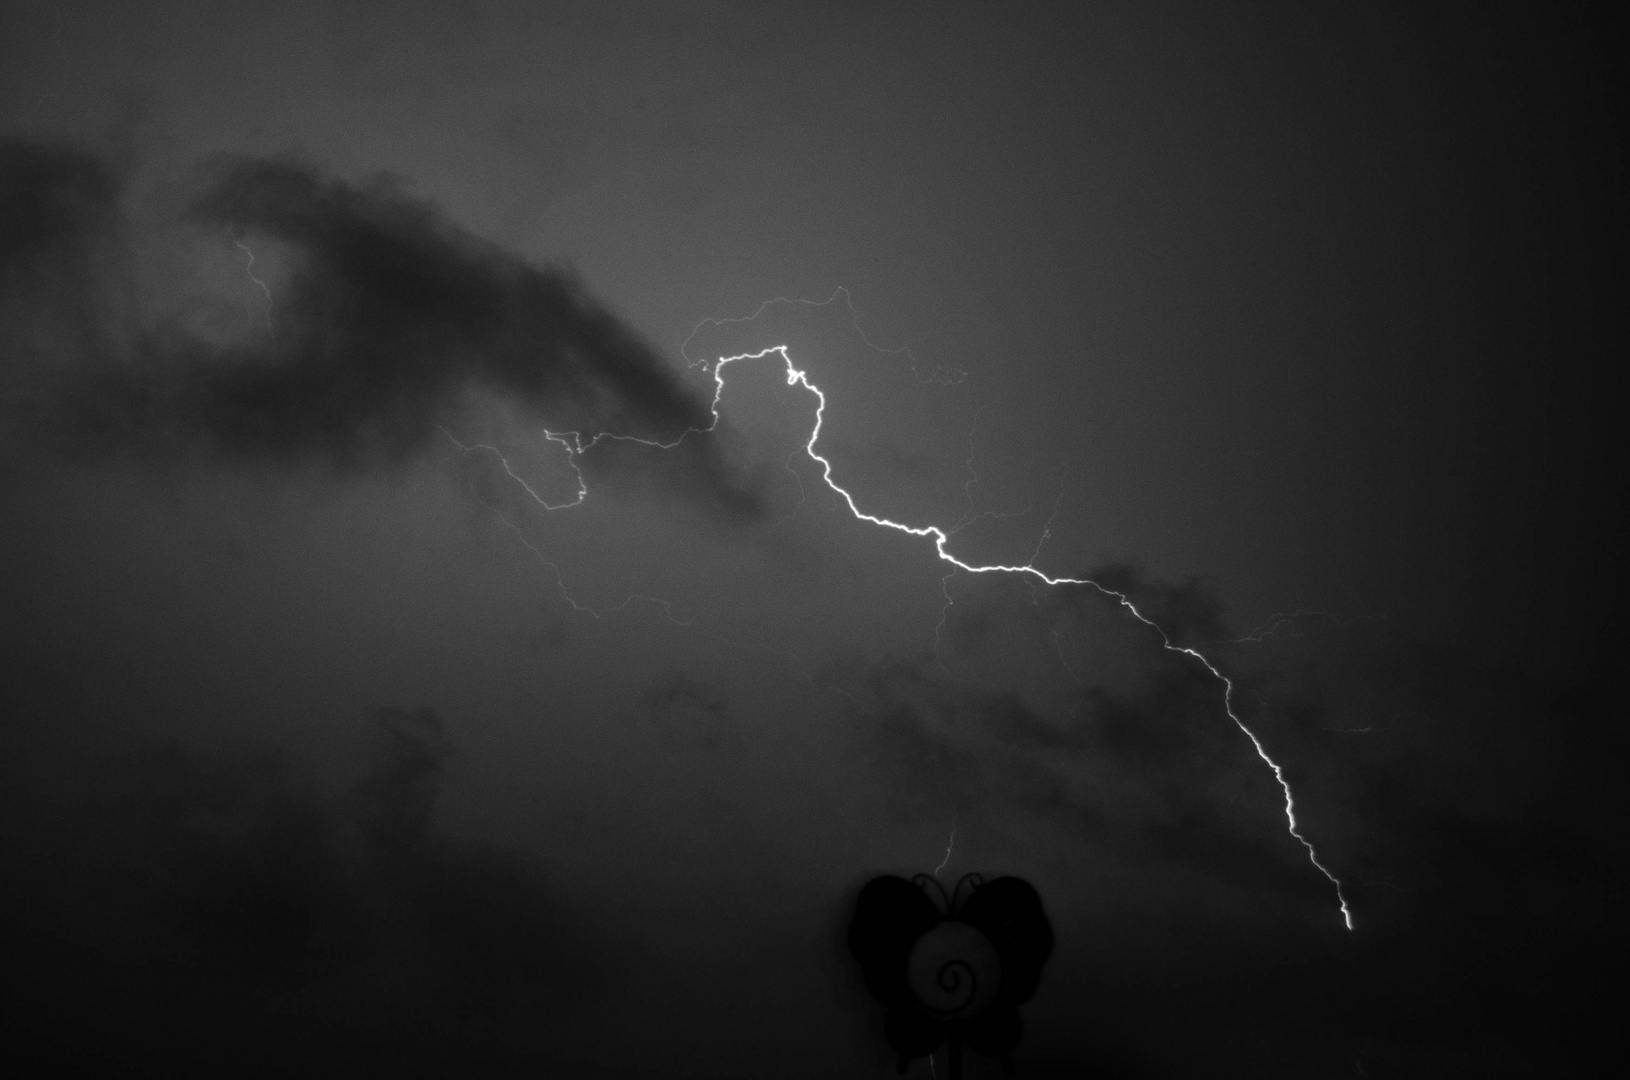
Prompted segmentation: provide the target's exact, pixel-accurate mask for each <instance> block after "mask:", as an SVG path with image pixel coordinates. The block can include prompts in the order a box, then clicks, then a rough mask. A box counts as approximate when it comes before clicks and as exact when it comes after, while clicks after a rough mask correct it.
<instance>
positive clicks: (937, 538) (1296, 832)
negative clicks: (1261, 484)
mask: <svg viewBox="0 0 1630 1080" xmlns="http://www.w3.org/2000/svg"><path fill="white" fill-rule="evenodd" d="M772 354H774V355H777V356H780V358H781V361H782V363H783V364H785V365H786V369H787V385H788V386H801V387H803V388H804V389H805V390H807V391H809V392H810V393H811V394H814V395H815V401H816V406H815V425H814V427H813V428H812V429H811V431H810V434H809V440H808V441H807V442H805V443H804V452H805V453H806V454H808V455H809V457H810V459H811V460H813V461H814V462H816V463H817V464H818V465H820V467H821V478H822V479H823V480H825V481H826V486H827V487H829V488H831V489H832V490H833V491H834V492H836V493H837V494H838V495H839V496H840V497H841V498H842V499H843V501H844V502H845V503H846V504H847V505H848V507H849V512H850V513H851V514H853V515H854V516H855V517H856V518H859V519H860V520H861V521H865V522H869V523H871V524H873V525H876V526H878V527H880V528H884V529H893V530H895V531H896V532H902V533H905V534H906V535H907V536H918V537H922V538H923V539H925V540H926V539H932V540H933V542H934V552H935V554H936V555H938V556H939V558H940V560H941V561H942V562H946V563H949V564H950V565H951V566H952V567H953V568H954V569H956V570H963V571H966V572H967V573H970V574H1023V575H1027V576H1029V577H1032V578H1035V579H1036V580H1038V581H1040V582H1042V583H1043V584H1046V585H1051V586H1059V585H1085V586H1088V587H1090V588H1093V589H1096V590H1097V591H1098V592H1099V593H1101V594H1102V595H1104V596H1108V597H1111V598H1113V599H1114V600H1115V601H1116V602H1118V603H1119V604H1120V605H1121V607H1123V608H1125V609H1126V610H1127V611H1128V612H1129V613H1130V614H1131V615H1132V617H1133V618H1135V619H1137V620H1138V621H1139V622H1141V623H1143V625H1145V626H1147V627H1149V628H1150V629H1151V630H1153V631H1155V633H1157V634H1159V635H1160V640H1161V644H1162V645H1163V646H1164V647H1165V648H1166V649H1167V650H1168V651H1170V652H1175V653H1181V654H1182V655H1184V656H1186V657H1188V658H1189V659H1191V660H1194V661H1195V662H1196V663H1198V664H1200V665H1201V666H1202V667H1204V668H1205V669H1206V671H1207V672H1209V673H1210V674H1211V676H1212V677H1213V678H1215V679H1216V680H1217V681H1218V682H1220V683H1222V685H1223V711H1224V712H1226V713H1227V714H1228V718H1229V719H1230V720H1232V721H1233V722H1234V726H1236V727H1238V728H1239V729H1240V731H1242V732H1244V733H1245V737H1246V738H1248V739H1250V740H1251V745H1252V746H1253V747H1254V748H1255V749H1256V754H1257V757H1259V758H1261V759H1262V761H1263V763H1264V764H1266V765H1267V766H1268V768H1270V769H1272V770H1273V775H1274V779H1275V780H1277V781H1278V783H1279V788H1280V790H1281V791H1283V792H1284V794H1285V821H1286V823H1287V825H1288V827H1289V831H1290V835H1291V836H1292V837H1294V838H1295V839H1296V841H1297V842H1298V843H1300V844H1301V845H1302V847H1304V848H1306V849H1307V857H1308V861H1309V862H1311V863H1312V864H1313V866H1314V868H1315V869H1317V870H1318V871H1319V873H1321V874H1323V875H1324V876H1325V878H1326V879H1327V880H1329V882H1330V883H1331V884H1332V885H1333V886H1335V889H1336V900H1337V902H1338V903H1339V904H1340V907H1341V917H1342V921H1343V923H1344V924H1345V925H1346V927H1347V929H1349V930H1351V929H1352V928H1353V913H1352V910H1351V909H1350V908H1348V906H1347V897H1346V894H1345V892H1344V890H1343V887H1342V883H1341V880H1340V879H1339V878H1337V877H1336V875H1335V874H1333V873H1331V872H1330V869H1329V867H1327V866H1325V864H1324V863H1323V862H1322V861H1321V860H1320V859H1319V853H1318V852H1317V851H1316V850H1315V849H1314V847H1313V844H1312V842H1311V841H1309V840H1308V839H1307V837H1306V836H1304V835H1303V834H1302V831H1301V826H1300V824H1299V823H1298V822H1297V820H1296V798H1295V795H1294V794H1293V793H1292V792H1291V788H1290V783H1289V782H1288V781H1286V779H1285V770H1284V769H1283V768H1282V767H1281V766H1280V765H1279V763H1278V762H1276V761H1274V760H1273V758H1271V757H1269V756H1268V751H1267V749H1266V748H1265V747H1264V746H1263V745H1262V740H1261V739H1259V738H1257V736H1256V734H1255V732H1253V731H1252V730H1251V729H1250V728H1248V727H1246V726H1245V722H1244V721H1243V720H1241V719H1240V717H1239V714H1238V713H1236V712H1235V711H1234V681H1233V680H1232V679H1230V678H1228V676H1226V675H1224V674H1223V673H1222V672H1221V671H1219V670H1218V669H1217V666H1216V665H1215V664H1213V663H1212V662H1211V661H1210V660H1208V659H1206V658H1205V656H1204V655H1202V654H1201V653H1199V652H1198V651H1196V650H1195V649H1192V648H1190V647H1189V646H1187V645H1178V644H1176V643H1175V642H1173V641H1172V639H1171V637H1170V635H1168V634H1167V633H1166V631H1165V629H1164V628H1162V627H1161V626H1160V624H1159V623H1156V622H1155V621H1154V620H1153V619H1150V618H1149V617H1148V616H1146V615H1144V614H1143V612H1141V611H1139V610H1138V608H1137V605H1135V604H1134V603H1132V600H1131V598H1130V597H1128V596H1127V595H1126V594H1125V593H1123V592H1117V591H1115V590H1114V589H1109V588H1105V587H1104V586H1102V585H1100V584H1098V583H1097V582H1095V581H1092V580H1089V579H1087V578H1072V577H1053V576H1051V575H1049V574H1044V573H1042V572H1041V571H1040V570H1038V569H1036V568H1035V566H1033V565H1030V564H1028V563H1026V564H1020V565H1008V564H1005V563H991V564H988V565H976V564H974V563H969V562H964V561H963V560H961V559H959V558H957V557H956V556H955V555H953V554H951V552H950V551H948V550H947V549H946V545H947V544H948V543H949V542H950V539H951V535H952V533H951V532H950V531H947V530H945V529H942V528H940V527H939V526H938V525H907V524H904V523H903V522H898V521H893V520H890V519H889V518H886V517H879V516H877V515H876V514H868V513H867V512H866V511H864V510H862V509H861V508H860V506H859V504H857V503H856V502H855V497H854V496H853V495H852V494H850V493H849V492H848V491H847V490H846V489H844V488H842V487H840V486H839V485H838V483H837V482H836V481H835V480H833V479H832V462H831V461H829V460H828V459H827V458H825V457H823V456H822V455H821V454H820V452H819V451H817V450H816V449H815V444H816V443H818V442H819V441H820V438H821V427H822V425H823V424H824V423H825V420H826V394H825V393H823V392H822V391H821V388H820V387H818V386H816V385H815V384H814V383H812V382H810V381H809V375H808V373H807V372H804V371H801V370H799V369H798V368H797V367H796V366H794V365H793V362H792V357H791V356H790V355H789V354H788V352H787V347H786V346H785V345H774V346H771V347H770V348H767V349H761V350H759V351H758V352H753V353H741V354H738V355H736V356H724V357H720V358H719V359H718V360H716V361H714V362H713V368H712V374H713V381H714V393H713V422H714V424H715V425H716V424H717V423H718V422H719V400H720V399H721V398H722V397H723V395H724V369H725V367H726V366H727V365H729V364H733V363H737V362H739V361H742V360H761V359H764V358H765V357H768V356H770V355H772ZM703 366H704V369H705V366H706V365H705V364H704V365H703ZM953 531H954V530H953Z"/></svg>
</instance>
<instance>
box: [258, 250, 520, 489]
mask: <svg viewBox="0 0 1630 1080" xmlns="http://www.w3.org/2000/svg"><path fill="white" fill-rule="evenodd" d="M227 235H228V236H230V237H232V244H233V246H234V247H236V248H237V249H238V250H239V251H241V252H243V260H244V261H243V272H244V273H245V274H248V275H249V280H250V281H253V282H254V283H255V284H256V285H258V286H259V287H260V291H261V294H262V295H263V296H265V297H266V329H267V330H270V329H272V287H271V286H270V285H268V284H266V283H265V282H264V281H262V280H260V277H259V275H257V274H256V273H255V253H254V251H253V250H252V249H251V248H250V247H249V245H248V244H246V243H244V242H243V241H242V240H239V239H238V233H237V230H235V229H231V228H229V229H227ZM511 475H513V474H511ZM516 479H520V478H519V477H516Z"/></svg>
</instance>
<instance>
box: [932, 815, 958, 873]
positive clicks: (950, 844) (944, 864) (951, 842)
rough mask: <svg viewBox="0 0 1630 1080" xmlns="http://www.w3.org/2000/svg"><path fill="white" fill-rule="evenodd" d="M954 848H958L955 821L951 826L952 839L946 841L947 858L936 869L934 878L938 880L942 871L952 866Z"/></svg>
mask: <svg viewBox="0 0 1630 1080" xmlns="http://www.w3.org/2000/svg"><path fill="white" fill-rule="evenodd" d="M954 847H956V823H955V821H953V822H952V824H951V838H950V839H949V840H947V841H945V858H943V859H941V860H940V864H939V865H938V866H936V867H934V876H935V877H936V878H937V877H939V876H940V871H941V870H944V869H945V868H946V867H947V866H949V865H951V849H952V848H954Z"/></svg>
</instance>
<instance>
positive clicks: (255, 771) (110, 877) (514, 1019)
mask: <svg viewBox="0 0 1630 1080" xmlns="http://www.w3.org/2000/svg"><path fill="white" fill-rule="evenodd" d="M372 729H373V734H372V746H373V750H374V754H373V762H372V764H371V766H370V767H369V769H368V770H367V772H366V775H365V776H364V777H363V779H362V780H361V781H360V782H359V783H357V784H356V785H354V786H353V787H352V788H351V790H350V791H349V793H342V794H341V795H339V796H337V797H332V796H324V795H322V794H320V793H319V786H318V785H317V784H316V783H315V782H314V781H313V780H312V779H311V778H310V777H306V776H303V775H302V774H301V773H300V771H299V770H298V769H296V768H295V767H294V766H293V765H292V764H291V763H290V761H289V760H288V759H287V758H286V757H283V756H280V755H277V754H272V753H267V752H253V751H239V752H236V753H229V754H225V755H202V754H200V753H198V752H195V751H189V750H187V749H184V748H183V747H182V746H181V745H180V744H178V743H175V742H172V741H163V742H156V743H145V744H136V745H128V744H127V747H126V749H124V750H123V751H121V752H119V753H117V754H115V755H113V756H112V757H111V758H110V759H108V760H106V761H104V763H103V764H102V765H101V766H98V767H96V768H94V769H93V770H92V775H91V779H90V780H89V781H88V786H89V791H88V792H80V793H78V794H82V795H85V797H83V798H70V802H71V806H70V808H69V811H68V817H67V818H65V819H63V820H59V821H58V822H56V823H55V825H54V827H53V828H52V830H51V831H52V833H53V835H51V836H49V837H41V836H35V837H33V838H32V841H30V842H24V843H15V842H14V843H11V844H8V853H7V854H8V859H7V862H8V866H7V872H8V876H9V877H10V879H11V881H12V884H13V885H14V886H15V887H13V888H8V890H7V900H6V909H5V916H6V919H5V936H6V939H7V941H6V954H7V957H8V962H7V963H8V968H9V969H10V970H9V971H8V973H7V979H6V984H7V985H6V989H7V998H8V1000H7V1002H6V1013H7V1019H8V1024H7V1029H8V1032H9V1035H8V1044H9V1045H10V1047H11V1053H12V1054H20V1053H21V1049H20V1047H19V1040H21V1042H22V1043H23V1044H26V1048H27V1049H28V1050H29V1051H31V1053H30V1055H29V1056H30V1057H32V1058H33V1059H34V1060H52V1061H58V1062H63V1061H69V1060H73V1061H93V1060H94V1061H100V1062H101V1063H102V1064H103V1066H104V1067H105V1068H107V1069H109V1070H111V1071H116V1072H127V1071H130V1070H133V1069H135V1070H143V1071H146V1070H156V1071H162V1072H166V1073H169V1074H171V1075H176V1074H188V1075H190V1074H193V1073H195V1072H202V1071H212V1070H219V1069H221V1068H225V1069H227V1071H230V1072H233V1073H236V1074H245V1073H250V1074H255V1075H287V1074H288V1072H290V1071H292V1070H296V1069H309V1068H315V1069H316V1070H317V1071H318V1073H319V1074H321V1075H332V1074H335V1073H336V1072H338V1071H343V1070H345V1069H348V1068H350V1065H347V1064H346V1063H352V1064H355V1065H360V1063H362V1062H368V1063H370V1067H371V1068H377V1067H381V1066H382V1065H385V1064H389V1065H390V1067H391V1068H392V1071H405V1072H407V1073H409V1074H412V1075H445V1074H446V1072H447V1071H449V1070H453V1071H461V1070H470V1069H474V1070H475V1071H478V1072H485V1071H489V1070H492V1069H499V1070H502V1069H505V1068H511V1067H514V1064H515V1062H516V1061H519V1060H525V1059H526V1058H527V1056H528V1054H529V1053H535V1052H536V1051H535V1048H533V1049H528V1047H529V1046H530V1040H533V1039H535V1038H536V1037H537V1033H538V1032H540V1031H545V1030H548V1029H549V1028H550V1027H551V1026H552V1025H558V1024H560V1023H562V1022H564V1021H566V1020H567V1019H569V1018H570V1017H571V1016H573V1015H576V1014H577V1013H578V1011H579V1010H581V1009H582V1008H584V1007H587V1006H599V1007H604V1006H605V1005H606V1004H607V1003H608V1002H614V1001H615V995H616V994H617V981H618V974H617V973H618V972H619V971H621V970H622V969H623V965H624V963H625V960H626V956H625V955H624V954H623V953H622V952H621V951H620V950H621V948H622V947H621V946H619V947H613V946H612V945H611V938H610V937H609V935H608V932H607V928H606V927H603V926H601V925H598V924H596V923H595V922H594V921H593V920H592V919H591V918H590V917H589V916H588V915H586V914H585V913H584V912H581V911H579V910H577V909H576V908H575V907H574V906H573V905H571V904H570V903H568V902H567V901H566V900H564V899H563V896H562V894H561V892H560V891H559V890H558V889H557V888H556V887H555V885H554V884H553V882H552V881H551V879H550V877H549V875H548V874H547V873H545V872H544V871H543V869H542V868H541V867H540V866H538V865H537V864H536V863H535V862H534V861H532V860H531V859H530V858H528V857H525V856H522V855H520V854H517V853H515V852H512V851H509V850H506V849H503V848H500V847H495V846H492V845H487V844H480V843H466V842H457V841H453V840H450V839H447V838H444V837H443V836H441V835H439V833H438V830H437V829H436V828H435V825H434V820H433V818H434V806H435V799H436V793H437V789H438V786H439V782H440V778H441V774H442V770H443V766H444V763H445V762H446V760H447V758H448V756H449V754H450V753H451V746H450V743H449V742H448V739H447V736H446V734H445V732H444V730H443V729H442V726H441V723H440V721H439V719H438V718H437V716H436V714H435V713H434V712H431V711H429V710H413V711H407V710H385V711H383V712H381V713H380V714H378V715H377V716H376V717H375V718H374V721H373V724H372ZM13 839H15V838H13ZM31 845H32V846H33V850H32V851H30V850H29V849H30V846H31ZM34 1055H44V1056H43V1057H35V1056H34Z"/></svg>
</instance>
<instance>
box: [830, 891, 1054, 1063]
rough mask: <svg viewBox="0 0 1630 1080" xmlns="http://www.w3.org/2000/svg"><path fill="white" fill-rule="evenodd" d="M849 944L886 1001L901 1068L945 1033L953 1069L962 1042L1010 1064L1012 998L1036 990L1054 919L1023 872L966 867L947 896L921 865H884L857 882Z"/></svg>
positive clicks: (1014, 1019)
mask: <svg viewBox="0 0 1630 1080" xmlns="http://www.w3.org/2000/svg"><path fill="white" fill-rule="evenodd" d="M849 951H850V952H851V953H853V954H854V956H855V959H856V960H858V961H860V967H861V970H862V971H863V972H864V973H865V976H866V989H867V990H869V991H871V994H872V996H873V997H875V998H876V999H877V1000H878V1001H881V1002H882V1003H883V1004H884V1005H886V1006H887V1007H888V1016H887V1018H886V1019H885V1020H884V1023H883V1033H884V1035H885V1037H887V1039H888V1040H889V1044H890V1045H891V1046H893V1047H894V1049H895V1051H896V1052H897V1053H898V1054H899V1055H900V1061H899V1071H900V1072H901V1073H904V1072H905V1071H906V1069H907V1067H908V1066H909V1065H910V1064H911V1060H912V1059H913V1058H918V1057H924V1056H926V1055H928V1054H932V1053H933V1052H934V1051H935V1050H936V1049H938V1048H939V1046H940V1044H941V1043H945V1042H949V1044H950V1046H949V1050H950V1054H949V1057H950V1075H951V1076H952V1077H956V1076H959V1075H960V1072H961V1061H960V1058H961V1050H962V1047H963V1045H964V1044H966V1045H967V1046H968V1048H970V1049H972V1050H974V1051H976V1052H978V1053H980V1054H984V1055H985V1056H987V1057H993V1058H997V1059H998V1060H1000V1061H1001V1062H1002V1065H1003V1067H1004V1068H1006V1069H1007V1071H1008V1072H1010V1073H1011V1072H1012V1071H1013V1048H1014V1047H1015V1046H1017V1045H1018V1042H1019V1036H1020V1035H1021V1034H1023V1031H1024V1023H1023V1021H1022V1020H1020V1018H1019V1006H1020V1005H1022V1004H1024V1003H1025V1002H1026V1001H1029V1000H1030V999H1031V998H1032V997H1033V996H1035V993H1036V987H1037V985H1038V984H1039V983H1040V981H1041V966H1042V964H1043V963H1045V962H1046V960H1047V956H1048V954H1049V953H1051V952H1052V951H1053V928H1052V926H1051V925H1050V924H1049V923H1048V921H1047V915H1046V913H1045V912H1044V911H1042V908H1041V897H1040V896H1039V895H1038V894H1037V893H1036V890H1035V889H1034V888H1033V887H1032V886H1031V885H1030V883H1029V882H1027V881H1025V880H1023V879H1022V878H1016V877H999V878H995V879H993V880H991V881H986V880H985V879H984V878H983V877H981V876H980V875H979V874H968V875H967V876H966V877H964V878H963V879H962V880H961V881H959V882H957V886H956V889H955V890H954V891H953V892H952V893H951V895H950V896H946V895H945V890H944V888H943V887H942V886H941V885H940V883H939V881H938V880H937V879H935V878H933V877H931V876H930V875H928V874H918V875H917V876H916V877H914V878H912V879H911V880H910V881H907V880H906V879H905V878H901V877H895V876H893V875H889V876H886V877H878V878H873V879H872V880H871V881H869V882H867V883H866V886H865V888H863V889H861V890H860V897H859V898H858V900H857V901H856V903H855V916H854V918H853V919H852V920H851V921H850V923H849Z"/></svg>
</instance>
